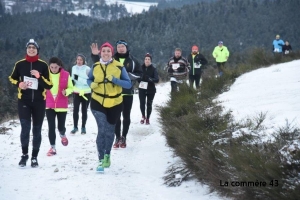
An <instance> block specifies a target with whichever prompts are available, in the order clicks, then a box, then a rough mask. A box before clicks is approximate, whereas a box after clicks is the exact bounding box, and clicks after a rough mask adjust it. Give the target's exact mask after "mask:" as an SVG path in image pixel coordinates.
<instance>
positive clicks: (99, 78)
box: [92, 60, 123, 108]
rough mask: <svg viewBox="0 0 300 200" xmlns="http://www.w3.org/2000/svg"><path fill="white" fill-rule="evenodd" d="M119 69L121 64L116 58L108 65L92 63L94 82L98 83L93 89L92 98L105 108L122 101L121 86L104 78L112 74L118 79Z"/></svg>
mask: <svg viewBox="0 0 300 200" xmlns="http://www.w3.org/2000/svg"><path fill="white" fill-rule="evenodd" d="M121 71H122V64H121V63H120V62H118V61H116V60H113V61H112V62H111V63H109V64H108V65H105V64H101V63H100V62H96V63H95V64H94V70H93V76H94V82H95V83H98V87H96V88H94V89H93V93H92V98H93V99H95V100H96V101H97V102H99V103H100V104H101V105H102V106H103V107H105V108H111V107H113V106H116V105H119V104H120V103H122V101H123V97H122V96H121V94H122V87H121V86H119V85H116V84H114V83H112V82H110V81H106V80H105V77H106V76H107V75H113V76H114V77H115V78H118V79H120V77H121Z"/></svg>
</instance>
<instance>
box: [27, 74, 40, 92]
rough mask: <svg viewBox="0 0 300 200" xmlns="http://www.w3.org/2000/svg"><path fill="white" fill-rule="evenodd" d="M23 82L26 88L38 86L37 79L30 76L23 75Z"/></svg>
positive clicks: (35, 88) (34, 88)
mask: <svg viewBox="0 0 300 200" xmlns="http://www.w3.org/2000/svg"><path fill="white" fill-rule="evenodd" d="M24 83H25V84H26V86H27V88H29V89H33V90H37V88H38V85H39V84H38V80H37V79H36V78H31V77H28V76H24Z"/></svg>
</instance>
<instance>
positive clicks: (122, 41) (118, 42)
mask: <svg viewBox="0 0 300 200" xmlns="http://www.w3.org/2000/svg"><path fill="white" fill-rule="evenodd" d="M118 44H124V45H125V46H126V49H127V50H128V43H127V42H126V40H118V41H117V42H116V45H117V46H118Z"/></svg>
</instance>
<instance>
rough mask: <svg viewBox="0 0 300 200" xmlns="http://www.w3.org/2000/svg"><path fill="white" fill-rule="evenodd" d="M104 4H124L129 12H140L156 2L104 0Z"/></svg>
mask: <svg viewBox="0 0 300 200" xmlns="http://www.w3.org/2000/svg"><path fill="white" fill-rule="evenodd" d="M105 2H106V4H108V5H110V4H115V3H118V4H124V5H125V8H126V9H127V11H128V12H129V13H132V14H136V13H141V12H143V10H145V11H148V10H149V8H150V6H156V5H157V3H152V2H136V1H119V0H106V1H105Z"/></svg>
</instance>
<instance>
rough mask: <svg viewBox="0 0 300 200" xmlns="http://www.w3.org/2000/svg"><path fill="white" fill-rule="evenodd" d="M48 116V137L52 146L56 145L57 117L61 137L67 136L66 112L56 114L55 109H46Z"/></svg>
mask: <svg viewBox="0 0 300 200" xmlns="http://www.w3.org/2000/svg"><path fill="white" fill-rule="evenodd" d="M46 116H47V121H48V137H49V141H50V145H55V140H56V133H55V118H56V116H57V128H58V131H59V134H60V135H65V132H66V127H65V123H66V117H67V111H66V112H55V110H54V109H46Z"/></svg>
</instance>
